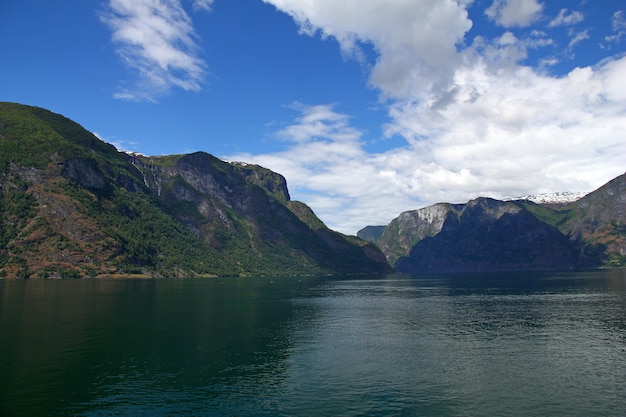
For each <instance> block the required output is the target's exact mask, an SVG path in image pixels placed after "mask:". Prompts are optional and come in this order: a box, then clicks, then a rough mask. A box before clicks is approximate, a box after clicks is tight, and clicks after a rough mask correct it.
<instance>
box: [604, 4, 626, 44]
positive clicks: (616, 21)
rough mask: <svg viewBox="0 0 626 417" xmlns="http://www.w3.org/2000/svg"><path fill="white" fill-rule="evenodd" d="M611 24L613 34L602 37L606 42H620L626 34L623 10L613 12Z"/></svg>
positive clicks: (625, 20)
mask: <svg viewBox="0 0 626 417" xmlns="http://www.w3.org/2000/svg"><path fill="white" fill-rule="evenodd" d="M611 26H612V28H613V35H609V36H606V37H605V38H604V39H605V40H606V41H607V42H620V41H621V40H622V38H623V37H625V36H626V19H625V18H624V11H623V10H618V11H616V12H615V13H614V14H613V17H612V19H611Z"/></svg>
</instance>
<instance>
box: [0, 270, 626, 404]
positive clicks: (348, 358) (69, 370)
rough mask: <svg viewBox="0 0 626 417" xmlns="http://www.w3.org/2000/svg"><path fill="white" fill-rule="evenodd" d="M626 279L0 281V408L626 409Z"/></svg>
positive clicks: (625, 274) (586, 275) (619, 275)
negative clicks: (625, 388)
mask: <svg viewBox="0 0 626 417" xmlns="http://www.w3.org/2000/svg"><path fill="white" fill-rule="evenodd" d="M625 322H626V271H624V270H608V271H593V272H577V273H501V274H481V275H476V274H464V275H455V276H449V275H446V276H443V275H442V276H436V277H408V276H401V275H392V276H387V277H372V278H371V279H331V278H311V277H300V278H294V277H291V278H268V277H260V278H246V279H239V278H237V279H235V278H232V279H203V280H175V279H162V280H96V279H90V280H76V281H46V280H39V281H10V280H5V281H0V349H1V351H0V415H2V416H12V415H16V416H17V415H32V416H43V415H64V416H65V415H77V416H127V415H133V416H170V415H185V416H187V415H197V416H220V415H224V416H235V415H236V416H304V415H316V416H331V415H332V416H336V415H341V416H357V415H363V416H364V415H381V416H383V415H384V416H392V415H398V416H422V415H424V416H458V415H464V416H486V415H489V416H498V415H511V416H512V415H514V416H552V415H553V416H563V415H568V416H577V415H579V416H590V415H603V416H607V415H625V414H626V395H625V392H624V387H626V324H625Z"/></svg>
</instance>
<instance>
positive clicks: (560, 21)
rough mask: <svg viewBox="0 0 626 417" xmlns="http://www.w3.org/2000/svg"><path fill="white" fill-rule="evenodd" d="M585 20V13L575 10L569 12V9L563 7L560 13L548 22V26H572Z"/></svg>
mask: <svg viewBox="0 0 626 417" xmlns="http://www.w3.org/2000/svg"><path fill="white" fill-rule="evenodd" d="M583 20H585V15H584V14H582V13H581V12H579V11H575V10H573V11H572V12H570V13H568V10H567V9H561V10H560V11H559V14H558V15H557V16H556V17H555V18H554V19H552V20H551V21H550V23H548V27H556V26H571V25H575V24H577V23H580V22H582V21H583Z"/></svg>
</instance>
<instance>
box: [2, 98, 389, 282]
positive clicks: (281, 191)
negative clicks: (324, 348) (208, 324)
mask: <svg viewBox="0 0 626 417" xmlns="http://www.w3.org/2000/svg"><path fill="white" fill-rule="evenodd" d="M303 213H306V215H304V214H303ZM0 226H2V227H1V228H0V275H2V276H7V277H15V276H17V277H24V278H28V277H44V278H45V277H81V276H103V275H115V274H122V275H128V274H143V275H147V276H214V275H254V274H320V273H328V274H338V273H384V272H389V271H390V267H389V265H388V263H387V262H386V260H385V258H384V256H383V255H382V253H381V252H380V250H379V249H378V248H377V247H375V246H373V245H372V244H370V243H368V242H365V241H362V240H360V239H356V238H352V237H348V236H344V235H341V234H339V233H337V232H334V231H331V230H329V229H328V228H326V226H324V224H323V223H322V222H321V221H320V220H319V219H317V217H316V216H315V214H314V213H313V212H312V211H311V210H310V209H308V207H306V206H305V205H304V204H302V203H298V202H293V201H290V198H289V192H288V189H287V184H286V181H285V179H284V178H283V177H282V176H281V175H279V174H277V173H274V172H272V171H270V170H268V169H265V168H262V167H259V166H255V165H247V164H244V163H227V162H224V161H221V160H219V159H217V158H215V157H213V156H211V155H209V154H206V153H195V154H191V155H173V156H165V157H146V156H140V155H127V154H124V153H120V152H117V151H116V150H115V149H114V148H113V147H112V146H110V145H107V144H105V143H103V142H101V141H99V140H98V139H97V138H95V137H94V136H93V135H91V134H90V133H89V132H86V131H85V130H84V129H82V128H81V127H80V126H79V125H77V124H76V123H74V122H72V121H71V120H68V119H66V118H64V117H62V116H59V115H56V114H54V113H51V112H48V111H46V110H43V109H39V108H34V107H28V106H22V105H16V104H12V103H0Z"/></svg>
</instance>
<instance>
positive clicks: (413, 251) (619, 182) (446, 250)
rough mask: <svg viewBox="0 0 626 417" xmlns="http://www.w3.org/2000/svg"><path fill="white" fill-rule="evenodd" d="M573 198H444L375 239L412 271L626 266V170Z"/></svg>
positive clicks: (389, 256)
mask: <svg viewBox="0 0 626 417" xmlns="http://www.w3.org/2000/svg"><path fill="white" fill-rule="evenodd" d="M569 197H571V195H570V196H569ZM571 200H572V202H570V203H569V204H563V203H562V202H561V204H556V205H555V202H554V201H551V202H548V203H547V204H546V202H545V201H544V202H542V204H537V203H535V202H532V201H530V200H528V199H524V200H515V201H499V200H493V199H489V198H478V199H475V200H472V201H469V202H468V203H466V204H448V203H439V204H435V205H432V206H430V207H425V208H422V209H419V210H413V211H407V212H404V213H401V214H400V215H399V216H398V217H397V218H396V219H394V220H392V221H391V223H390V224H389V225H388V226H386V227H385V228H384V231H383V233H382V234H381V235H380V236H379V237H377V238H375V239H372V241H373V242H374V243H376V244H377V245H378V246H379V247H380V249H381V250H382V251H383V253H384V254H385V256H386V257H387V260H388V261H389V262H390V263H391V264H392V265H393V266H394V267H395V269H396V270H397V271H398V272H406V273H424V272H458V271H500V270H527V269H538V270H541V269H572V268H589V267H611V266H624V265H626V224H625V223H626V218H625V214H624V212H625V208H624V207H626V174H625V175H622V176H620V177H617V178H615V179H614V180H612V181H610V182H609V183H608V184H606V185H604V186H603V187H601V188H599V189H598V190H596V191H594V192H592V193H589V194H586V195H585V196H583V197H582V198H580V197H578V196H576V198H572V199H571ZM364 230H367V229H364ZM377 230H380V229H377ZM360 234H361V232H359V235H360Z"/></svg>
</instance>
